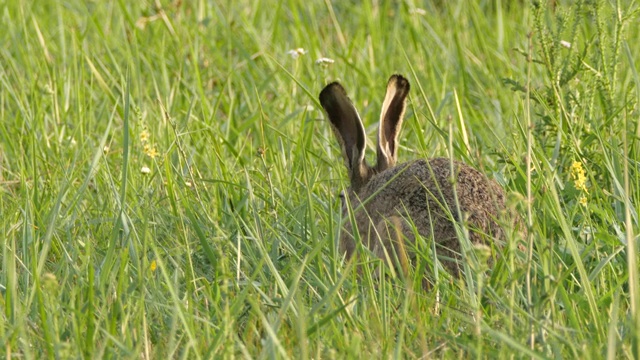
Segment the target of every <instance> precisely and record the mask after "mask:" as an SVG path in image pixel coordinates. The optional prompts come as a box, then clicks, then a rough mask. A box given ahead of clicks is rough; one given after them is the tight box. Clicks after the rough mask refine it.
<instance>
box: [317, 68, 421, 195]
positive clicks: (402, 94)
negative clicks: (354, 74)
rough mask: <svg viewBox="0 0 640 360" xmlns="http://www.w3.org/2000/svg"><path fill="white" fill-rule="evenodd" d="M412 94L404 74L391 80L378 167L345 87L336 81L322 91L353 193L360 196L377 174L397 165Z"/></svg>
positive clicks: (380, 133)
mask: <svg viewBox="0 0 640 360" xmlns="http://www.w3.org/2000/svg"><path fill="white" fill-rule="evenodd" d="M408 94H409V81H408V80H407V79H405V78H404V77H402V76H401V75H393V76H391V78H389V82H388V83H387V93H386V95H385V97H384V102H383V103H382V112H381V113H380V124H379V127H378V151H377V160H376V164H375V166H371V165H368V164H367V162H366V160H365V149H366V145H367V137H366V134H365V132H364V126H363V125H362V120H360V115H358V111H357V110H356V108H355V107H354V106H353V103H352V102H351V100H350V99H349V97H348V96H347V93H346V91H345V90H344V88H343V87H342V85H340V84H339V83H337V82H333V83H331V84H329V85H327V86H326V87H325V88H324V89H323V90H322V92H320V104H321V105H322V107H323V108H324V110H325V112H326V114H327V117H328V118H329V121H330V122H331V127H332V129H333V132H334V133H335V135H336V138H337V139H338V142H339V143H340V146H341V147H342V155H343V156H344V160H345V165H346V167H347V170H348V171H349V179H350V181H351V186H350V187H349V193H350V194H353V193H355V194H357V193H358V192H359V191H360V190H361V189H362V188H364V187H365V186H366V185H367V183H368V182H369V180H371V177H372V176H373V175H375V174H377V173H380V172H383V171H385V170H387V169H390V168H392V167H394V166H395V164H396V160H397V155H398V152H397V150H398V133H399V132H400V127H401V125H402V117H403V116H404V110H405V102H406V98H407V95H408Z"/></svg>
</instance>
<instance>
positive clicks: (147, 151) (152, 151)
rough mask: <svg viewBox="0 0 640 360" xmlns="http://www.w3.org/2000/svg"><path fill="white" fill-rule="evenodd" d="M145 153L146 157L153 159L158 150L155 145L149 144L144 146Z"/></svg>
mask: <svg viewBox="0 0 640 360" xmlns="http://www.w3.org/2000/svg"><path fill="white" fill-rule="evenodd" d="M144 152H145V154H147V156H148V157H150V158H152V159H155V158H156V156H158V150H156V148H155V147H151V146H148V147H147V146H146V145H145V149H144Z"/></svg>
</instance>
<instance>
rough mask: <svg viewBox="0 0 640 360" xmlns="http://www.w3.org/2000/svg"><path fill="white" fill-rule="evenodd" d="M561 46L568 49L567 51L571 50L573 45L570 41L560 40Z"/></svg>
mask: <svg viewBox="0 0 640 360" xmlns="http://www.w3.org/2000/svg"><path fill="white" fill-rule="evenodd" d="M560 45H562V46H564V47H566V48H567V49H571V43H570V42H568V41H564V40H560Z"/></svg>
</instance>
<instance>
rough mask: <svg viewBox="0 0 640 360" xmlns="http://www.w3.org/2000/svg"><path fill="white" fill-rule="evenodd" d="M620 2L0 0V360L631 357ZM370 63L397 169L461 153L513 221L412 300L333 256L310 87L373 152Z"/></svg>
mask: <svg viewBox="0 0 640 360" xmlns="http://www.w3.org/2000/svg"><path fill="white" fill-rule="evenodd" d="M638 9H640V7H639V6H638V4H637V3H636V2H633V1H632V2H624V1H615V2H609V1H599V0H593V1H575V2H564V1H555V2H545V1H534V2H533V3H532V4H528V3H526V2H503V1H500V0H496V1H475V2H471V1H448V2H437V1H436V2H428V3H426V4H422V5H418V4H415V3H414V2H411V1H409V2H404V3H399V4H392V3H390V2H373V3H368V2H367V3H364V4H355V3H349V2H335V3H331V2H296V1H281V2H274V1H258V2H250V1H233V2H222V1H220V2H217V1H204V0H201V1H194V2H180V1H175V2H168V1H164V2H162V1H154V2H124V1H119V2H75V1H71V2H68V1H67V2H62V1H49V2H39V3H33V4H31V3H27V2H16V1H0V17H1V19H2V24H3V26H2V27H3V31H1V32H0V44H2V46H0V89H1V91H0V118H1V119H2V121H0V211H1V214H2V215H1V216H0V224H1V225H0V228H1V229H2V234H4V235H5V236H3V237H2V245H3V246H2V253H1V254H2V260H1V261H0V266H1V268H0V294H1V296H0V304H1V305H2V306H1V307H0V308H1V309H2V315H0V344H2V347H1V348H2V349H4V350H3V351H2V353H3V355H4V356H5V357H7V358H76V357H86V358H100V357H107V358H196V359H198V358H235V357H239V358H365V357H375V358H379V357H383V358H386V357H398V358H404V357H407V358H420V357H477V358H494V357H499V358H512V357H517V358H519V357H531V358H551V357H556V358H566V357H575V358H601V357H608V358H611V359H613V358H624V357H629V358H638V357H640V343H639V340H640V313H639V311H640V309H639V307H638V306H639V305H640V304H639V301H640V294H639V289H638V281H639V280H638V273H639V270H638V259H637V252H638V249H637V246H636V245H637V243H636V237H637V232H638V213H637V208H636V207H637V204H638V200H639V197H640V192H639V191H638V189H639V188H640V183H639V181H640V180H639V179H640V176H639V174H638V159H640V147H639V146H638V145H639V144H638V138H639V136H640V122H639V121H638V119H640V116H639V110H638V104H639V102H640V101H639V100H640V77H639V76H638V71H637V68H638V65H637V63H638V59H640V56H639V55H640V45H638V44H637V42H635V41H634V39H637V38H638V36H639V35H640V33H639V29H640V27H638V26H637V25H638V21H639V16H638V12H639V10H638ZM297 48H302V49H304V51H301V52H299V53H296V54H297V56H294V55H292V54H293V53H291V52H289V50H295V49H297ZM320 58H329V59H332V60H334V62H333V63H320V64H318V63H317V62H316V60H318V59H320ZM394 72H399V73H402V74H404V75H406V76H407V77H408V78H409V79H410V81H411V83H412V88H413V91H412V93H411V95H410V104H409V110H408V114H407V118H406V121H405V123H404V124H405V125H404V126H405V128H404V131H403V134H402V139H401V153H400V159H401V160H408V159H413V158H417V157H433V156H452V157H454V158H457V159H461V160H464V161H466V162H468V163H470V164H473V165H474V166H475V167H476V168H478V169H481V170H482V171H484V172H485V173H487V174H489V175H490V176H491V177H492V178H495V179H497V180H498V181H499V182H500V183H501V184H503V185H504V186H505V188H506V189H507V190H508V192H509V206H510V207H513V208H514V209H516V210H517V211H518V212H519V213H520V214H522V216H523V218H524V219H525V223H527V226H528V235H527V236H526V237H524V238H523V237H522V236H521V234H514V235H513V236H511V237H509V239H508V241H507V242H506V244H504V246H503V247H496V248H494V249H492V251H494V252H497V253H499V254H497V255H499V256H498V260H497V262H496V264H495V267H494V269H493V270H492V271H490V272H488V273H486V274H485V273H478V272H474V273H473V274H471V276H469V277H466V278H464V279H456V278H453V277H450V276H448V275H447V274H444V273H440V275H439V276H438V277H437V281H436V282H435V284H434V286H433V289H432V290H431V291H428V292H425V291H422V290H420V284H421V280H420V275H421V273H423V272H424V271H431V270H428V269H430V266H432V264H423V263H419V264H416V270H415V271H414V272H413V273H412V274H413V275H412V276H410V277H408V278H406V279H399V278H396V277H394V276H392V275H393V274H385V276H383V277H382V279H376V280H374V278H373V276H371V272H369V271H365V272H364V276H362V277H358V276H357V271H356V266H355V265H354V264H345V263H344V262H343V261H342V258H341V257H340V254H339V252H338V251H337V247H336V239H337V236H338V233H339V229H340V224H341V221H342V220H341V214H340V209H339V200H338V197H337V194H338V192H339V191H340V190H341V189H343V188H344V186H346V173H345V171H344V169H343V166H342V165H341V162H342V160H341V156H340V152H339V149H338V147H337V146H336V145H337V144H336V142H335V139H334V138H333V136H332V135H331V132H330V129H329V126H328V124H327V123H326V122H325V121H324V119H323V115H322V112H321V109H320V107H319V104H318V102H317V100H316V97H317V94H318V93H319V91H320V90H321V89H322V87H323V86H324V85H325V84H326V83H327V82H329V81H333V80H340V81H341V82H342V83H343V84H344V85H345V87H346V88H347V89H348V91H349V95H350V96H351V98H352V99H353V101H354V103H355V104H356V106H357V107H358V108H359V109H361V115H362V116H363V118H364V119H365V126H366V130H367V132H368V133H370V135H373V134H372V133H374V132H375V125H376V124H375V122H376V117H377V114H378V113H379V110H380V106H381V101H382V97H383V92H384V86H385V82H386V79H387V78H388V76H389V75H390V74H392V73H394ZM371 138H373V137H372V136H371ZM346 221H348V220H346ZM494 255H495V254H494ZM378 261H379V260H376V259H367V264H365V265H370V267H367V266H365V269H373V268H374V267H375V266H376V265H377V262H378ZM425 268H426V269H427V270H425ZM386 275H389V276H386Z"/></svg>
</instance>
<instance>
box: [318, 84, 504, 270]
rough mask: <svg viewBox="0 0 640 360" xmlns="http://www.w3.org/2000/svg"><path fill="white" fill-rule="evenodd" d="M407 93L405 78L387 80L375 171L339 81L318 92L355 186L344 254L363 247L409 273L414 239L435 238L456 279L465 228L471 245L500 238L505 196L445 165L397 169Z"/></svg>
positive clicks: (474, 175)
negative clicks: (461, 234)
mask: <svg viewBox="0 0 640 360" xmlns="http://www.w3.org/2000/svg"><path fill="white" fill-rule="evenodd" d="M408 93H409V82H408V81H407V80H406V79H405V78H403V77H402V76H400V75H393V76H392V77H391V78H390V79H389V82H388V84H387V93H386V96H385V99H384V102H383V105H382V112H381V115H380V124H379V130H378V146H377V162H376V165H375V166H370V165H368V164H367V163H366V161H365V158H364V152H365V149H366V134H365V132H364V127H363V125H362V121H361V120H360V116H359V115H358V112H357V110H356V109H355V108H354V107H353V104H352V103H351V100H349V98H348V97H347V95H346V92H345V90H344V88H343V87H342V86H341V85H340V84H338V83H335V82H334V83H331V84H329V85H327V86H326V87H325V88H324V89H323V90H322V92H321V93H320V103H321V104H322V107H323V108H324V110H325V111H326V113H327V117H328V118H329V120H330V122H331V125H332V128H333V130H334V133H335V134H336V137H337V139H338V141H339V142H340V145H341V147H342V150H343V156H344V159H345V162H346V166H347V169H348V170H349V177H350V181H351V186H350V187H349V189H348V190H347V197H348V199H345V200H348V202H347V201H345V202H344V203H343V213H344V215H345V218H347V221H346V222H345V228H344V231H343V232H342V235H341V237H340V249H341V250H342V251H343V253H344V254H345V255H346V257H347V258H350V257H351V256H352V255H353V254H354V252H355V251H356V249H357V243H358V241H360V242H361V243H362V244H363V245H364V246H365V247H366V248H368V249H369V250H370V251H371V252H373V253H374V254H375V255H376V256H378V257H380V258H382V259H385V260H389V261H391V262H392V263H393V264H397V265H400V266H401V267H403V268H404V270H406V266H408V262H409V261H410V260H411V259H415V258H416V256H415V249H416V246H415V238H416V233H417V234H419V235H420V236H421V237H423V238H425V239H433V241H434V242H435V244H436V246H435V251H436V253H437V255H438V258H439V259H440V261H441V262H442V264H443V265H444V266H445V267H446V268H448V269H449V270H450V271H451V272H452V273H454V274H457V273H458V271H459V268H460V266H459V264H458V260H459V259H460V240H459V239H460V235H459V234H460V233H461V231H460V230H461V229H467V230H468V234H469V239H470V240H471V242H472V243H474V244H479V243H486V242H487V241H492V240H494V239H496V238H501V237H502V229H501V228H500V227H499V226H498V224H497V223H496V220H497V218H498V214H499V213H501V212H502V210H503V209H504V191H503V190H502V188H501V187H500V186H499V185H498V184H497V183H496V182H494V181H491V180H489V179H488V178H487V177H486V176H485V175H483V174H482V173H480V172H479V171H477V170H476V169H474V168H472V167H470V166H468V165H466V164H464V163H461V162H458V161H451V160H449V159H447V158H436V159H431V160H415V161H412V162H408V163H404V164H401V165H397V166H396V160H397V147H398V146H397V137H398V133H399V131H400V128H401V125H402V118H403V115H404V109H405V100H406V97H407V95H408ZM349 211H354V213H353V218H354V220H355V221H353V222H352V221H349V220H348V219H349V216H348V215H349ZM354 224H355V228H354ZM356 229H357V232H356V231H355V230H356ZM358 239H359V240H358Z"/></svg>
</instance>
